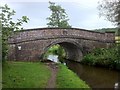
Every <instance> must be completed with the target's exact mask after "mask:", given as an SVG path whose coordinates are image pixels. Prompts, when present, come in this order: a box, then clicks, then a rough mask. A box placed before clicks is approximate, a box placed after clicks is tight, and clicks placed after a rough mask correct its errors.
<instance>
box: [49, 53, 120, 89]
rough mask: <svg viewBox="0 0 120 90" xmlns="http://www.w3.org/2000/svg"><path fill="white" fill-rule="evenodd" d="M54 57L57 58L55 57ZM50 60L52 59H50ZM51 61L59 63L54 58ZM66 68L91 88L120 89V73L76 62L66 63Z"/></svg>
mask: <svg viewBox="0 0 120 90" xmlns="http://www.w3.org/2000/svg"><path fill="white" fill-rule="evenodd" d="M53 57H56V56H54V55H53ZM49 59H50V58H49ZM51 60H53V61H55V62H58V61H59V60H58V58H52V56H51ZM66 66H67V67H68V68H69V69H71V70H72V71H73V72H75V73H76V74H77V75H78V76H79V77H80V78H81V79H82V80H84V81H85V82H86V83H87V84H88V85H89V86H90V87H91V88H114V90H120V88H119V89H115V88H118V85H119V84H120V83H119V82H120V72H119V71H115V70H109V69H107V68H101V67H92V66H88V65H82V64H80V63H77V62H74V61H70V60H69V61H68V60H67V61H66Z"/></svg>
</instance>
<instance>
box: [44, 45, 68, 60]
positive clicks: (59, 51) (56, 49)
mask: <svg viewBox="0 0 120 90" xmlns="http://www.w3.org/2000/svg"><path fill="white" fill-rule="evenodd" d="M50 54H52V55H58V59H59V61H60V62H64V58H65V56H66V53H65V50H64V49H63V48H62V47H61V46H60V45H58V44H57V45H53V46H52V47H50V48H49V49H48V50H47V52H46V53H45V55H44V58H47V57H48V55H50Z"/></svg>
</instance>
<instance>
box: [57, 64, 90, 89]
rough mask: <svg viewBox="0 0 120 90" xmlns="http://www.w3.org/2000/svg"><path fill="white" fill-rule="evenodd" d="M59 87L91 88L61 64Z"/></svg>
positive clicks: (58, 77) (58, 79)
mask: <svg viewBox="0 0 120 90" xmlns="http://www.w3.org/2000/svg"><path fill="white" fill-rule="evenodd" d="M56 85H57V88H89V86H88V85H87V84H86V83H85V82H84V81H82V80H80V78H79V77H78V76H77V75H76V74H75V73H73V72H72V71H71V70H69V69H68V68H67V67H66V66H64V65H62V64H61V65H59V71H58V74H57V80H56Z"/></svg>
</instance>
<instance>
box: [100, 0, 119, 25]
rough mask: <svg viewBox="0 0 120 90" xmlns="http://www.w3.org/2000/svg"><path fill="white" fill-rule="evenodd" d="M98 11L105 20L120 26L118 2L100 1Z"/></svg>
mask: <svg viewBox="0 0 120 90" xmlns="http://www.w3.org/2000/svg"><path fill="white" fill-rule="evenodd" d="M98 9H99V10H100V15H101V16H105V17H106V19H107V20H109V21H111V22H113V23H115V24H117V25H118V26H119V25H120V0H102V1H101V2H99V6H98Z"/></svg>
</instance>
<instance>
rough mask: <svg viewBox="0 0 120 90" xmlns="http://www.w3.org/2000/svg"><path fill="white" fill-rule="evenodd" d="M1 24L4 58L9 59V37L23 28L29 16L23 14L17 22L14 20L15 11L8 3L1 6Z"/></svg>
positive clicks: (0, 31)
mask: <svg viewBox="0 0 120 90" xmlns="http://www.w3.org/2000/svg"><path fill="white" fill-rule="evenodd" d="M0 10H1V11H2V12H1V13H0V16H1V17H0V19H1V21H0V24H1V27H2V29H1V30H0V33H2V60H4V61H5V60H6V59H7V54H8V38H9V37H10V36H11V35H12V34H13V33H14V31H17V30H22V29H23V28H22V27H21V26H22V24H23V23H24V22H25V23H27V22H28V20H29V18H28V17H27V16H22V18H21V19H17V22H14V21H13V19H12V16H13V15H15V13H16V12H15V11H14V10H11V9H10V8H9V7H8V5H7V4H5V5H4V6H0Z"/></svg>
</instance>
